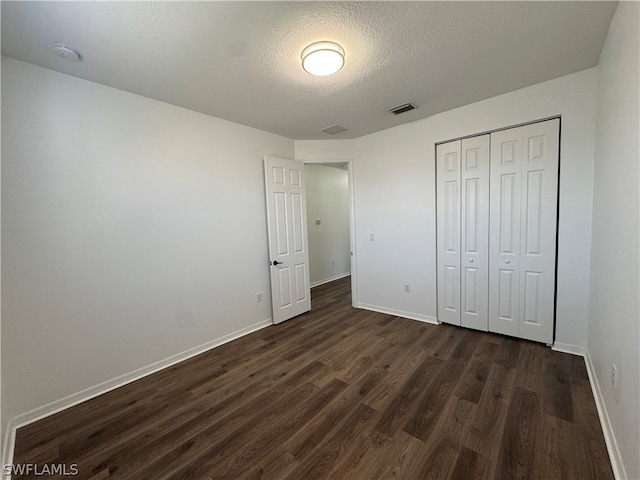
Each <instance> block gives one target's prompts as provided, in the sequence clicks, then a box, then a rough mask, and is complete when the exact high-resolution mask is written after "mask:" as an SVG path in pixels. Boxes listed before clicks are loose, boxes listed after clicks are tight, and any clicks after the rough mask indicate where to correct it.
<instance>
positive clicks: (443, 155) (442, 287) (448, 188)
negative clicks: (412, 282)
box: [436, 140, 461, 325]
mask: <svg viewBox="0 0 640 480" xmlns="http://www.w3.org/2000/svg"><path fill="white" fill-rule="evenodd" d="M460 150H461V142H460V140H456V141H453V142H448V143H443V144H440V145H438V146H437V148H436V173H437V188H436V191H437V202H436V205H437V207H436V208H437V221H436V223H437V225H436V231H437V239H438V252H437V260H438V272H437V277H438V320H439V321H441V322H445V323H450V324H453V325H460V318H461V316H460V165H461V161H460Z"/></svg>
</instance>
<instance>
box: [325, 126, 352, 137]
mask: <svg viewBox="0 0 640 480" xmlns="http://www.w3.org/2000/svg"><path fill="white" fill-rule="evenodd" d="M347 130H349V129H348V128H344V127H341V126H340V125H331V126H330V127H327V128H323V129H322V130H320V131H321V132H324V133H328V134H329V135H337V134H339V133H342V132H346V131H347Z"/></svg>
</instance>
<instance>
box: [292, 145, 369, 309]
mask: <svg viewBox="0 0 640 480" xmlns="http://www.w3.org/2000/svg"><path fill="white" fill-rule="evenodd" d="M296 160H297V161H299V162H302V163H304V164H305V165H306V164H323V163H346V164H347V173H348V175H349V177H348V178H349V182H348V187H349V189H348V196H349V247H350V249H351V306H352V307H353V308H358V307H357V305H358V282H357V274H356V270H357V267H356V264H357V262H356V214H355V209H356V208H355V205H356V204H355V194H354V188H353V185H354V181H353V157H347V158H320V159H318V158H315V159H312V160H305V159H296ZM312 308H313V307H312Z"/></svg>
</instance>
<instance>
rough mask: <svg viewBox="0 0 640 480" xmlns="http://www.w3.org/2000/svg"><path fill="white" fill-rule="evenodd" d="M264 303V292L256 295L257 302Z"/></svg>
mask: <svg viewBox="0 0 640 480" xmlns="http://www.w3.org/2000/svg"><path fill="white" fill-rule="evenodd" d="M261 301H262V292H258V293H256V302H261Z"/></svg>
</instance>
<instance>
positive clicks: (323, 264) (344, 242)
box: [304, 159, 357, 308]
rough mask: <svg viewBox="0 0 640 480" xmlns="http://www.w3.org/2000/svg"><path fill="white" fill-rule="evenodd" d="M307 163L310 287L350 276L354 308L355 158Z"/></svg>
mask: <svg viewBox="0 0 640 480" xmlns="http://www.w3.org/2000/svg"><path fill="white" fill-rule="evenodd" d="M304 163H305V167H306V168H305V182H306V195H307V227H308V228H307V231H308V245H309V273H310V285H311V288H312V289H313V288H314V287H318V286H320V285H324V284H327V283H330V282H333V281H336V280H339V279H343V278H345V277H348V276H351V304H352V306H354V307H355V306H356V305H357V289H356V281H355V278H356V262H355V251H354V246H355V235H354V214H353V211H354V202H353V169H352V161H351V159H340V160H315V161H304ZM312 308H313V305H312Z"/></svg>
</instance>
